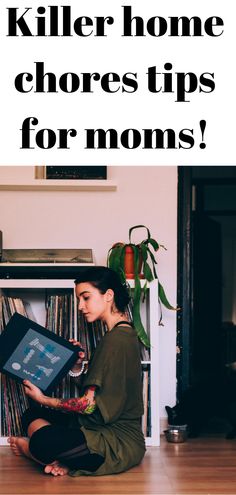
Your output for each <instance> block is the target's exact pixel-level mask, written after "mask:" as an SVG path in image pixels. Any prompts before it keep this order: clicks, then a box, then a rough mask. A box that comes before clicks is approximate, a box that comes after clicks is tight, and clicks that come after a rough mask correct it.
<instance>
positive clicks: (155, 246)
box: [146, 238, 159, 251]
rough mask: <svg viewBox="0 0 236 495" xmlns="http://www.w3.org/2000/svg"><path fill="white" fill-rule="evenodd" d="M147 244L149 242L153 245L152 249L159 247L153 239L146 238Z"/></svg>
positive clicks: (155, 249) (156, 249)
mask: <svg viewBox="0 0 236 495" xmlns="http://www.w3.org/2000/svg"><path fill="white" fill-rule="evenodd" d="M146 243H147V244H151V246H152V247H153V249H154V251H158V249H159V244H158V242H157V241H156V240H155V239H152V238H151V239H148V241H146Z"/></svg>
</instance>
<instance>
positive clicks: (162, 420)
mask: <svg viewBox="0 0 236 495" xmlns="http://www.w3.org/2000/svg"><path fill="white" fill-rule="evenodd" d="M167 426H168V420H167V417H166V416H165V417H164V418H160V434H161V435H163V431H164V430H166V428H167Z"/></svg>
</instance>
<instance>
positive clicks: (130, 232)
mask: <svg viewBox="0 0 236 495" xmlns="http://www.w3.org/2000/svg"><path fill="white" fill-rule="evenodd" d="M140 228H144V229H146V231H147V236H148V237H147V239H150V237H151V234H150V230H149V229H148V228H147V227H146V225H134V227H131V228H130V229H129V242H130V243H131V234H132V232H133V230H135V229H140Z"/></svg>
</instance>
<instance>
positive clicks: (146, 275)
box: [143, 262, 154, 282]
mask: <svg viewBox="0 0 236 495" xmlns="http://www.w3.org/2000/svg"><path fill="white" fill-rule="evenodd" d="M143 274H144V278H146V280H148V282H151V281H152V280H153V279H154V277H153V274H152V270H151V268H150V266H149V264H148V263H147V262H145V263H144V264H143Z"/></svg>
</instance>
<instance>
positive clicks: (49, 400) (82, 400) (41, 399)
mask: <svg viewBox="0 0 236 495" xmlns="http://www.w3.org/2000/svg"><path fill="white" fill-rule="evenodd" d="M23 383H24V388H25V393H26V395H28V397H30V398H31V399H33V400H35V401H36V402H38V403H39V404H42V405H43V406H46V407H51V408H53V409H60V410H61V411H68V412H77V413H79V414H91V413H93V411H94V410H95V409H96V400H95V391H96V387H95V386H91V387H88V388H87V389H86V390H85V393H84V395H83V396H82V397H78V398H73V399H57V398H54V397H47V396H46V395H44V394H43V392H42V391H41V390H40V389H39V388H38V387H36V386H35V385H33V383H31V382H30V381H29V380H24V382H23Z"/></svg>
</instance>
